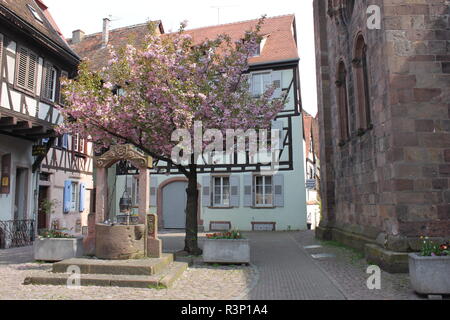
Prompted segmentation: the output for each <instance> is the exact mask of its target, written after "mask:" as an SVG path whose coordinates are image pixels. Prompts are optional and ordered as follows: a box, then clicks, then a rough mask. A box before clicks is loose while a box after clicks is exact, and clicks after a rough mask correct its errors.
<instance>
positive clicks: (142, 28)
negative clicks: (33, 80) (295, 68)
mask: <svg viewBox="0 0 450 320" xmlns="http://www.w3.org/2000/svg"><path fill="white" fill-rule="evenodd" d="M257 22H258V19H254V20H249V21H242V22H234V23H228V24H222V25H217V26H210V27H203V28H198V29H191V30H186V33H188V34H190V35H191V36H192V37H193V39H194V41H195V42H196V43H199V42H201V41H203V40H206V39H214V38H215V37H217V36H218V35H219V34H228V35H229V36H230V37H231V39H232V40H233V41H236V40H239V39H241V38H242V37H243V35H244V32H245V31H247V30H249V29H251V28H252V27H253V28H254V27H255V26H256V24H257ZM294 22H295V16H294V15H285V16H278V17H271V18H266V20H265V23H264V25H263V26H262V28H261V34H262V35H264V36H267V41H266V43H265V45H264V48H263V49H262V51H261V55H260V56H258V57H254V58H251V59H250V60H249V63H250V64H261V63H270V62H279V61H285V60H296V59H298V58H299V57H298V49H297V43H296V40H295V33H294V32H295V25H294ZM159 23H160V28H161V30H160V31H161V33H164V30H163V29H162V24H161V22H159ZM146 31H147V24H140V25H135V26H130V27H125V28H119V29H114V30H111V31H110V34H109V42H108V44H109V45H112V46H114V47H116V48H118V47H121V46H124V45H126V44H127V43H129V42H130V40H131V43H136V42H137V41H139V40H141V39H142V37H143V35H144V34H145V33H146ZM68 42H69V43H71V39H69V40H68ZM72 48H73V49H74V50H75V52H77V53H78V54H79V55H80V56H81V57H82V58H83V59H84V58H87V59H89V61H90V66H91V67H92V68H93V69H94V70H100V69H101V68H102V67H104V66H106V64H107V62H108V60H109V51H108V49H107V48H102V33H101V32H100V33H95V34H92V35H87V36H85V37H84V39H83V41H81V42H80V43H78V44H72Z"/></svg>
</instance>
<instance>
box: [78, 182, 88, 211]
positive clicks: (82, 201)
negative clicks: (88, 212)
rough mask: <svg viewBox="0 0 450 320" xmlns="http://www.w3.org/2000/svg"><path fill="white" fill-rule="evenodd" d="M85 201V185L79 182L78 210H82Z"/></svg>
mask: <svg viewBox="0 0 450 320" xmlns="http://www.w3.org/2000/svg"><path fill="white" fill-rule="evenodd" d="M85 201H86V185H85V184H84V183H80V204H79V211H80V212H84V208H85V205H84V203H85Z"/></svg>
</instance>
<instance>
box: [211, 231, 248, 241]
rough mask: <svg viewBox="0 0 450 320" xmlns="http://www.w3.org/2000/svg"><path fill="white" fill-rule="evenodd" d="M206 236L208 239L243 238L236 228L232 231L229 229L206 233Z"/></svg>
mask: <svg viewBox="0 0 450 320" xmlns="http://www.w3.org/2000/svg"><path fill="white" fill-rule="evenodd" d="M206 237H207V238H208V239H216V240H217V239H227V240H238V239H243V237H242V234H241V233H240V232H239V231H237V230H233V231H229V232H223V233H212V234H207V235H206Z"/></svg>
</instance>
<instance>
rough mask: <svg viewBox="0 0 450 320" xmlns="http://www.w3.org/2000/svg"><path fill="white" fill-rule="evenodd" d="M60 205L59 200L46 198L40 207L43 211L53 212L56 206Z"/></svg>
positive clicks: (46, 212)
mask: <svg viewBox="0 0 450 320" xmlns="http://www.w3.org/2000/svg"><path fill="white" fill-rule="evenodd" d="M57 205H58V200H56V199H54V200H48V199H44V200H42V201H41V203H40V209H41V212H42V213H45V214H53V213H55V210H54V208H55V207H56V206H57Z"/></svg>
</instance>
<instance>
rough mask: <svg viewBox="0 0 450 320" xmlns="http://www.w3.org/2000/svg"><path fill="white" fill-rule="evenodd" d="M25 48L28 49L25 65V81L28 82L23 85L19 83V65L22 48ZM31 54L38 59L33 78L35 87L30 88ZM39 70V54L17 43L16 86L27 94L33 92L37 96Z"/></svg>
mask: <svg viewBox="0 0 450 320" xmlns="http://www.w3.org/2000/svg"><path fill="white" fill-rule="evenodd" d="M22 49H24V50H25V51H26V60H27V61H26V67H25V81H26V84H25V86H22V85H21V84H19V66H20V55H21V50H22ZM31 55H34V56H35V57H36V61H35V72H34V79H33V89H30V88H29V87H28V86H27V85H28V84H29V80H30V76H29V72H30V60H31ZM38 71H39V55H38V54H36V53H35V52H34V51H33V50H31V49H29V48H27V47H25V46H23V45H20V44H17V48H16V70H15V75H14V88H15V89H17V90H19V91H23V92H25V93H27V94H32V95H33V97H34V96H36V88H37V77H38Z"/></svg>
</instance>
